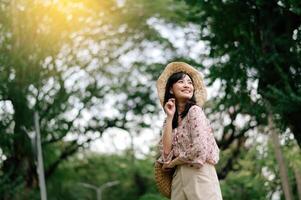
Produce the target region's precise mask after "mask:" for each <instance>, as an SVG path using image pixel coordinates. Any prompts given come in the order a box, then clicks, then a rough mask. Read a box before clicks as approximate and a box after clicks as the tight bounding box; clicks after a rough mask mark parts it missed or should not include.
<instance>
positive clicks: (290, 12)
mask: <svg viewBox="0 0 301 200" xmlns="http://www.w3.org/2000/svg"><path fill="white" fill-rule="evenodd" d="M300 15H301V5H300V3H299V1H263V0H261V1H215V0H213V1H194V0H191V1H190V0H185V1H179V0H164V1H163V0H155V1H151V2H150V1H148V0H139V1H133V0H119V1H115V0H109V1H96V0H76V1H71V0H70V1H69V0H63V1H60V0H53V1H50V0H49V1H36V0H35V1H29V0H19V1H17V0H11V1H5V0H3V1H0V52H1V53H0V119H1V120H0V134H1V139H0V199H39V188H38V177H37V172H36V161H35V148H34V146H33V144H32V141H33V140H32V139H31V138H32V136H33V135H34V131H35V130H34V120H33V113H34V112H38V113H39V116H40V121H39V123H40V127H41V136H42V147H43V156H44V162H45V163H44V166H45V176H46V185H47V190H48V198H49V199H95V198H96V194H95V192H94V191H93V190H89V189H88V188H85V187H83V186H82V185H81V184H80V183H88V184H92V185H96V186H100V185H102V184H104V183H106V182H109V181H113V180H118V181H119V184H118V185H116V186H113V187H111V188H107V190H104V193H103V199H140V200H148V199H163V198H162V197H161V196H160V195H159V194H158V192H157V190H156V188H155V184H154V180H153V174H152V169H153V168H152V167H153V162H154V160H155V158H156V148H155V143H156V141H157V140H156V139H158V138H159V132H160V126H161V124H162V123H161V122H162V110H161V108H160V106H159V102H158V99H157V97H156V90H155V81H156V79H157V77H158V76H159V74H160V73H161V71H162V70H163V68H164V67H165V65H166V63H168V62H169V61H173V60H183V61H186V62H188V63H190V64H192V65H194V66H196V67H197V68H198V69H200V71H201V72H203V74H204V76H205V80H206V84H207V86H208V87H209V95H210V99H209V101H208V102H207V104H206V105H205V111H206V113H207V116H208V118H209V119H210V121H212V126H213V128H214V129H215V134H216V139H217V141H218V144H219V147H220V148H221V150H222V153H221V161H220V163H219V164H218V165H217V170H218V175H219V178H220V180H221V186H222V191H223V195H224V199H284V198H285V197H284V193H283V189H282V184H281V178H280V175H279V165H280V163H279V162H277V161H276V158H275V153H274V149H275V146H274V145H273V143H272V142H271V140H270V139H269V138H270V135H271V134H270V133H271V126H270V125H271V124H269V123H268V118H269V117H270V118H271V119H272V123H273V124H275V130H276V132H277V134H278V139H279V142H280V148H281V149H280V150H281V152H282V154H283V157H284V162H285V163H284V167H285V169H286V172H287V177H288V187H289V188H290V190H291V195H292V196H293V198H295V199H297V198H298V195H299V198H300V195H301V191H300V190H301V189H300V188H301V180H300V177H301V175H300V170H299V169H301V163H300V162H299V161H300V155H301V154H300V146H301V133H300V130H301V126H300V125H301V122H300V117H299V116H300V113H301V89H300V85H301V83H300V80H301V79H300V76H301V73H300V71H301V67H300V23H301V20H300V19H301V18H300V17H301V16H300ZM121 131H123V132H126V133H128V135H129V138H130V145H129V146H128V147H127V148H126V150H124V151H122V152H119V153H118V152H116V153H106V154H104V153H99V152H95V151H91V149H90V145H91V144H92V143H94V144H95V141H98V140H99V138H101V137H102V136H103V134H104V133H108V134H109V132H110V133H112V132H116V133H117V134H118V133H119V132H121ZM145 134H152V135H154V138H155V142H154V141H149V143H140V144H139V145H140V146H148V147H149V150H148V151H147V152H146V153H143V152H139V150H138V149H139V147H138V146H139V145H137V144H136V143H135V142H134V140H135V138H137V137H143V136H144V135H145ZM96 144H99V143H96ZM282 164H283V163H282Z"/></svg>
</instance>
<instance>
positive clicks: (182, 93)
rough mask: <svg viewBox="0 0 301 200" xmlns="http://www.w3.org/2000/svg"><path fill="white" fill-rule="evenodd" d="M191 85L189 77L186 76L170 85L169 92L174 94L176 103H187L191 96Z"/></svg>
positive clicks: (192, 88)
mask: <svg viewBox="0 0 301 200" xmlns="http://www.w3.org/2000/svg"><path fill="white" fill-rule="evenodd" d="M193 90H194V87H193V83H192V80H191V79H190V77H189V76H188V75H186V74H184V75H183V77H182V78H181V79H179V80H178V81H177V82H175V83H174V84H173V85H172V88H171V92H172V93H173V94H174V96H175V98H176V100H177V101H187V100H189V99H191V98H192V96H193Z"/></svg>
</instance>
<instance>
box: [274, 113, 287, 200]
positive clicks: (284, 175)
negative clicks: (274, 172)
mask: <svg viewBox="0 0 301 200" xmlns="http://www.w3.org/2000/svg"><path fill="white" fill-rule="evenodd" d="M269 131H270V137H271V141H272V143H273V145H274V150H275V156H276V160H277V163H278V166H279V172H280V180H281V185H282V189H283V192H284V196H285V199H286V200H293V198H292V196H293V195H292V192H291V188H290V184H289V179H288V174H287V168H286V165H285V161H284V158H283V155H282V152H281V146H280V142H279V136H278V134H277V133H276V129H275V127H274V126H273V122H272V116H269Z"/></svg>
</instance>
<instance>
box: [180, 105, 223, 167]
mask: <svg viewBox="0 0 301 200" xmlns="http://www.w3.org/2000/svg"><path fill="white" fill-rule="evenodd" d="M187 117H188V119H187V120H188V121H187V130H188V133H189V135H190V138H191V142H190V143H188V144H186V145H187V146H186V148H185V149H186V151H183V152H181V153H180V155H179V158H180V159H181V160H183V161H184V162H186V163H191V164H198V165H203V164H204V163H205V162H206V161H209V162H211V163H212V164H216V163H217V162H218V159H219V155H218V154H219V149H218V147H217V144H216V142H215V139H214V136H213V132H212V128H211V126H210V124H209V121H208V119H207V118H206V116H205V113H204V112H203V110H202V108H201V107H199V106H192V107H191V108H190V110H189V112H188V114H187Z"/></svg>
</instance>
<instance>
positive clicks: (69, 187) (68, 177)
mask: <svg viewBox="0 0 301 200" xmlns="http://www.w3.org/2000/svg"><path fill="white" fill-rule="evenodd" d="M153 162H154V160H153V159H135V158H133V156H131V154H128V153H126V152H125V153H123V154H122V155H99V154H94V153H91V152H86V153H84V154H81V153H80V154H79V155H78V156H76V157H73V158H72V159H70V160H69V161H68V162H65V163H64V164H63V165H61V166H60V167H59V169H58V170H57V172H56V173H55V174H54V176H53V177H51V179H50V180H49V182H48V192H49V199H93V198H95V191H93V190H91V189H89V188H85V187H84V186H83V185H82V184H81V183H88V184H92V185H95V186H97V187H98V186H101V185H102V184H104V183H106V182H109V181H115V180H117V181H119V184H118V185H116V186H112V187H111V188H106V189H104V191H103V199H121V200H129V199H133V200H134V199H152V198H153V199H163V198H162V197H160V195H159V194H158V192H157V190H156V188H155V183H154V179H153ZM75 191H76V193H75Z"/></svg>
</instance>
